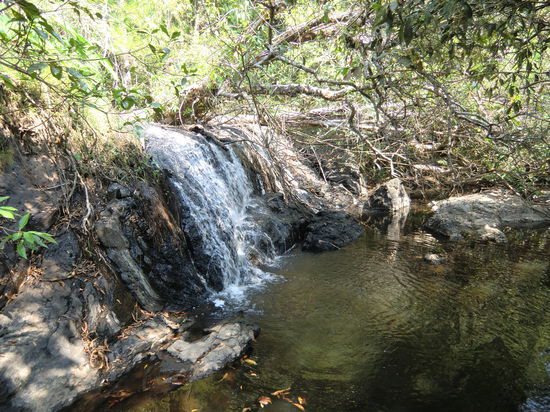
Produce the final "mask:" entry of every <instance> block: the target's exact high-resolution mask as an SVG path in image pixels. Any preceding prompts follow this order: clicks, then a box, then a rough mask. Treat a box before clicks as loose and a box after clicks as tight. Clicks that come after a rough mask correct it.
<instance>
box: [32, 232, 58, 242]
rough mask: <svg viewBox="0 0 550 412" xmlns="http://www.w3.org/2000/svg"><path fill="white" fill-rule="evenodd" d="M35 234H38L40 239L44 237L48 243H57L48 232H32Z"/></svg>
mask: <svg viewBox="0 0 550 412" xmlns="http://www.w3.org/2000/svg"><path fill="white" fill-rule="evenodd" d="M34 234H35V235H37V236H40V237H41V238H42V239H44V240H45V241H46V242H49V243H57V242H56V241H55V239H54V238H53V237H52V235H50V234H48V233H43V232H34Z"/></svg>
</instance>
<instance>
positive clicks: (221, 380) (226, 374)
mask: <svg viewBox="0 0 550 412" xmlns="http://www.w3.org/2000/svg"><path fill="white" fill-rule="evenodd" d="M229 376H230V375H229V372H226V373H224V374H223V376H222V378H221V379H220V380H219V381H218V383H220V382H223V381H224V380H226V379H227V378H229Z"/></svg>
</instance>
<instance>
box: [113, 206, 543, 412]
mask: <svg viewBox="0 0 550 412" xmlns="http://www.w3.org/2000/svg"><path fill="white" fill-rule="evenodd" d="M419 219H422V218H421V217H420V218H418V217H417V218H414V217H413V218H409V222H408V225H407V227H406V228H405V232H404V234H402V235H401V236H400V237H399V239H398V240H395V235H392V236H390V238H392V239H393V240H392V239H389V238H388V236H387V235H385V234H384V233H383V232H380V231H377V230H369V231H368V232H367V234H366V235H364V236H363V237H361V238H360V239H358V240H357V241H355V242H354V243H352V244H351V245H348V246H346V247H344V248H342V249H341V250H338V251H335V252H327V253H322V254H311V253H303V252H291V253H290V254H289V255H287V256H285V257H283V259H282V261H281V262H280V265H279V266H278V267H277V268H270V271H271V272H274V273H275V274H276V275H277V280H276V281H273V282H271V283H269V284H268V285H267V286H265V287H263V288H262V289H259V290H255V291H251V292H250V294H249V296H248V299H249V301H247V302H246V304H245V305H244V306H243V307H240V308H239V307H237V308H233V315H232V316H233V317H234V318H237V319H239V320H245V321H250V322H253V323H256V324H258V325H259V326H260V327H261V329H262V331H261V334H260V336H259V338H258V339H257V341H256V343H255V344H254V345H253V351H252V352H251V353H250V354H249V357H248V358H246V360H241V362H240V363H237V364H236V365H234V366H233V367H229V368H227V369H225V370H224V371H222V372H220V373H218V374H216V375H214V376H212V377H210V378H208V379H205V380H202V381H198V382H195V383H193V384H186V385H183V386H182V387H181V388H179V389H178V390H176V391H171V392H167V393H154V392H147V391H146V392H143V393H141V394H138V395H136V396H133V397H131V398H130V399H127V400H125V401H123V402H121V403H118V404H116V405H114V406H113V409H114V410H125V411H135V412H137V411H143V412H145V411H151V412H152V411H159V412H160V411H196V412H199V411H200V412H220V411H238V412H241V411H248V410H250V411H255V410H259V409H260V404H259V402H258V400H259V399H260V400H262V401H263V402H264V404H265V405H264V406H265V409H261V410H265V411H266V412H267V411H299V410H300V409H301V408H303V409H305V410H307V411H432V410H433V411H518V410H521V411H542V410H549V409H548V408H550V391H549V388H550V378H549V376H550V353H549V352H550V312H549V311H548V302H549V301H550V299H549V298H550V265H549V262H548V256H549V255H550V253H549V252H550V232H549V231H546V232H533V231H531V232H523V233H522V232H518V233H517V234H509V237H510V238H511V242H510V243H509V244H507V245H503V246H501V245H482V244H460V245H458V244H452V243H444V242H443V243H440V242H438V241H437V240H435V239H434V238H433V237H432V236H431V235H429V234H428V233H426V232H423V231H422V230H419V229H417V228H418V227H420V225H419V224H418V220H419ZM434 251H435V252H437V253H439V254H441V255H442V256H444V257H445V258H446V262H445V263H444V264H442V265H432V264H429V263H427V262H425V261H424V260H423V256H424V254H426V253H432V252H434ZM231 311H232V309H231V308H225V311H224V314H219V316H227V313H228V312H231ZM287 388H289V389H287ZM283 389H287V390H286V391H282V392H279V393H277V392H276V391H278V390H279V391H280V390H283ZM273 392H275V395H272V393H273ZM277 395H278V396H277ZM268 398H269V399H268ZM284 398H286V399H284ZM269 402H271V403H269ZM293 403H294V404H296V405H298V406H294V405H293ZM246 408H250V409H246Z"/></svg>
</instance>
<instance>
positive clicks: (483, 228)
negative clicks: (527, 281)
mask: <svg viewBox="0 0 550 412" xmlns="http://www.w3.org/2000/svg"><path fill="white" fill-rule="evenodd" d="M430 206H431V207H432V210H433V211H434V212H435V213H434V215H433V216H432V217H431V218H430V219H428V221H427V222H426V227H427V228H428V229H430V230H432V231H433V232H436V233H439V234H441V235H444V236H447V237H448V238H449V239H451V240H459V239H462V238H463V237H464V236H466V237H472V238H474V239H479V240H484V241H494V242H497V243H503V242H506V241H507V238H506V235H505V234H504V233H503V232H502V230H503V229H505V228H517V229H523V228H525V229H527V228H534V227H544V226H548V225H550V210H549V209H548V208H545V207H543V206H532V205H530V204H529V203H527V202H526V201H525V200H523V199H521V198H520V197H519V196H515V195H512V194H510V193H508V192H504V191H500V190H495V191H490V192H485V193H478V194H472V195H467V196H459V197H451V198H449V199H446V200H442V201H437V202H432V203H431V204H430Z"/></svg>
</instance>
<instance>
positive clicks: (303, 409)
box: [292, 402, 306, 412]
mask: <svg viewBox="0 0 550 412" xmlns="http://www.w3.org/2000/svg"><path fill="white" fill-rule="evenodd" d="M292 404H293V405H294V406H296V407H297V408H298V409H300V410H301V411H303V412H306V408H304V407H303V406H302V405H300V404H299V403H295V402H292Z"/></svg>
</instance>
